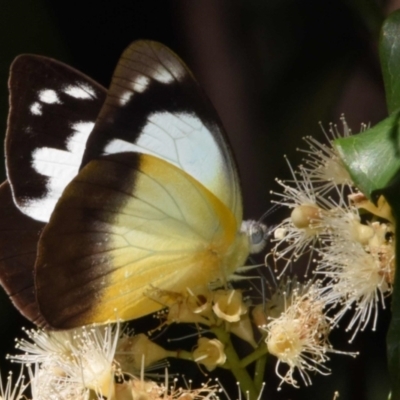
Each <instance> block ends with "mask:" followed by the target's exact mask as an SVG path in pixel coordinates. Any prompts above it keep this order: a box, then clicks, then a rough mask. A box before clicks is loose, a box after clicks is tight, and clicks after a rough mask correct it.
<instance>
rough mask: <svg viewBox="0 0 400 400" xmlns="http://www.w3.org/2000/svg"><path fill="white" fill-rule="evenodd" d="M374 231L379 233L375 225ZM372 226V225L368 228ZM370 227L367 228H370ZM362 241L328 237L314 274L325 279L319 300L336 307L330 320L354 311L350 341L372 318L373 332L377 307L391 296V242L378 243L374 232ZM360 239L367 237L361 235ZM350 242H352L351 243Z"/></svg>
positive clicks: (392, 259) (350, 237)
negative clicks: (329, 238)
mask: <svg viewBox="0 0 400 400" xmlns="http://www.w3.org/2000/svg"><path fill="white" fill-rule="evenodd" d="M378 225H379V229H378V227H375V230H378V231H379V232H380V231H381V229H382V227H381V224H379V223H378ZM372 226H373V225H372ZM370 228H371V226H370ZM371 229H372V230H373V235H372V236H370V237H369V239H368V240H367V241H366V242H365V240H354V236H353V237H352V236H351V235H350V234H349V235H347V236H346V235H343V236H342V237H340V236H337V237H332V239H331V241H330V243H329V245H327V246H323V247H322V248H321V250H320V253H321V255H322V260H321V262H320V263H319V265H318V268H317V271H316V273H317V274H319V275H320V276H323V277H324V278H328V282H327V283H326V284H325V287H323V288H320V290H319V292H320V294H319V296H320V299H321V301H323V302H324V303H325V304H326V305H328V306H330V308H332V309H334V308H336V313H335V315H334V317H333V319H334V323H335V324H337V323H338V322H339V321H340V319H341V318H342V317H343V315H344V314H345V313H346V311H347V310H349V309H352V308H353V307H354V308H355V310H354V315H353V317H352V319H351V321H350V323H349V324H348V326H347V330H352V329H354V332H353V335H352V337H351V339H350V341H352V340H353V339H354V337H355V335H356V334H357V332H358V331H359V330H364V329H365V327H366V326H367V325H368V323H369V321H370V320H371V318H372V329H373V330H375V328H376V323H377V318H378V310H379V304H382V306H383V307H384V306H385V304H384V298H385V297H386V296H387V295H389V294H390V293H391V289H392V287H391V283H392V280H393V275H394V272H393V269H394V250H393V245H392V244H391V243H384V242H383V241H384V239H382V236H381V239H382V240H381V241H379V238H378V236H377V233H376V232H374V229H373V228H371ZM362 237H363V238H364V239H365V238H366V237H367V236H364V235H363V236H362ZM352 239H353V240H352Z"/></svg>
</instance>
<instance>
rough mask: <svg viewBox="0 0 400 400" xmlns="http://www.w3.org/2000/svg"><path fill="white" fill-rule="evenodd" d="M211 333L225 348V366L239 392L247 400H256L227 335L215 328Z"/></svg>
mask: <svg viewBox="0 0 400 400" xmlns="http://www.w3.org/2000/svg"><path fill="white" fill-rule="evenodd" d="M211 331H212V332H213V333H214V334H215V335H216V336H217V338H218V339H219V340H220V341H221V342H222V343H223V344H224V346H225V349H224V351H225V355H226V358H227V362H226V364H225V366H226V367H227V368H228V369H229V370H230V371H231V372H232V374H233V375H234V377H235V378H236V380H237V381H238V382H239V384H240V390H241V391H242V392H243V394H244V395H245V396H246V398H248V399H249V400H256V399H257V398H258V392H257V389H256V386H255V385H254V382H253V380H252V379H251V377H250V375H249V373H248V372H247V370H246V368H245V367H243V366H242V365H241V362H240V359H239V356H238V355H237V353H236V350H235V348H234V347H233V345H232V342H231V338H230V335H229V333H227V332H226V331H225V330H223V329H221V328H217V327H215V328H212V329H211ZM247 396H248V397H247Z"/></svg>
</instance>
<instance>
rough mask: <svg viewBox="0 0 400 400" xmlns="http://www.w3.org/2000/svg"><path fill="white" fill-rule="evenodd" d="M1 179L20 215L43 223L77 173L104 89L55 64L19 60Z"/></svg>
mask: <svg viewBox="0 0 400 400" xmlns="http://www.w3.org/2000/svg"><path fill="white" fill-rule="evenodd" d="M9 90H10V112H9V118H8V129H7V136H6V160H7V161H6V163H7V175H8V180H9V182H10V185H11V188H12V191H13V196H14V199H15V202H16V204H17V206H18V207H19V209H20V210H21V211H22V212H23V213H24V214H26V215H28V216H30V217H32V218H34V219H36V220H39V221H43V222H47V221H48V220H49V218H50V215H51V213H52V211H53V209H54V206H55V204H56V203H57V201H58V199H59V197H60V196H61V194H62V192H63V190H64V188H65V186H66V185H67V184H68V183H69V181H70V180H71V179H72V178H73V177H74V176H75V175H76V174H77V172H78V170H79V166H80V164H81V161H82V155H83V152H84V149H85V145H86V141H87V138H88V136H89V134H90V132H91V131H92V128H93V126H94V122H95V120H96V118H97V115H98V113H99V111H100V108H101V106H102V104H103V102H104V99H105V93H106V90H105V89H104V88H103V87H101V86H100V85H99V84H97V83H96V82H94V81H93V80H92V79H90V78H88V77H87V76H85V75H83V74H82V73H80V72H78V71H76V70H74V69H73V68H71V67H68V66H67V65H65V64H63V63H60V62H58V61H55V60H52V59H49V58H45V57H40V56H34V55H22V56H19V57H18V58H17V59H16V60H15V61H14V62H13V64H12V66H11V71H10V79H9Z"/></svg>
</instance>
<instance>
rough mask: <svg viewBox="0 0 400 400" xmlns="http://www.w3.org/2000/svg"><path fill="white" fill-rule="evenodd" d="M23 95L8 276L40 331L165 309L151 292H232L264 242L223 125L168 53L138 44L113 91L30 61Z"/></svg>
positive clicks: (13, 126) (11, 151)
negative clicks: (224, 288)
mask: <svg viewBox="0 0 400 400" xmlns="http://www.w3.org/2000/svg"><path fill="white" fill-rule="evenodd" d="M9 90H10V114H9V118H8V129H7V135H6V167H7V181H6V182H4V183H3V184H2V185H1V187H0V216H1V218H0V221H1V222H0V280H1V283H2V285H3V286H4V288H5V289H6V291H7V293H8V294H9V295H10V297H11V299H12V300H13V302H14V304H15V305H16V306H17V308H18V309H19V310H20V311H21V312H22V313H23V314H24V315H25V316H27V317H28V318H29V319H31V320H32V321H34V322H35V323H37V324H39V325H41V326H47V327H52V328H57V329H68V328H72V327H76V326H81V325H87V324H90V323H104V322H108V321H115V320H116V319H122V320H129V319H134V318H139V317H141V316H144V315H147V314H149V313H152V312H154V311H157V310H159V309H160V308H162V305H161V304H160V303H159V302H157V301H155V300H154V299H152V298H151V297H150V296H148V295H147V294H146V290H147V289H148V288H149V287H153V288H159V289H161V290H169V291H175V292H183V291H185V290H186V289H187V288H191V287H206V286H207V285H209V284H210V283H211V282H219V283H220V284H221V285H226V284H227V281H228V280H229V279H230V277H231V276H232V275H233V274H234V273H235V271H237V270H238V269H240V268H241V267H243V265H244V264H245V262H246V259H247V258H248V255H249V254H250V253H255V252H259V251H261V249H262V248H263V246H264V244H265V241H266V238H267V236H268V229H267V227H266V226H265V225H263V224H261V223H258V222H256V221H242V218H243V217H242V213H243V211H242V195H241V188H240V181H239V176H238V172H237V167H236V164H235V161H234V158H233V155H232V152H231V149H230V146H229V143H228V140H227V137H226V134H225V132H224V129H223V127H222V123H221V121H220V120H219V117H218V115H217V113H216V111H215V110H214V108H213V106H212V105H211V103H210V102H209V100H208V99H207V97H206V96H205V94H204V93H203V91H202V89H201V88H200V86H199V85H198V83H197V82H196V80H195V78H194V77H193V75H192V73H191V72H190V70H189V69H188V68H187V66H186V65H185V64H184V63H183V61H182V60H181V59H180V58H179V57H178V56H177V55H176V54H175V53H173V52H172V51H171V50H170V49H168V48H167V47H165V46H164V45H162V44H160V43H156V42H151V41H137V42H134V43H132V44H131V45H130V46H129V47H128V48H127V49H126V50H125V52H124V53H123V54H122V56H121V58H120V60H119V62H118V65H117V67H116V69H115V72H114V75H113V78H112V82H111V85H110V88H109V89H108V90H106V89H104V88H103V87H101V86H100V85H98V84H97V83H96V82H94V81H93V80H91V79H90V78H88V77H86V76H85V75H83V74H81V73H80V72H78V71H76V70H74V69H72V68H71V67H68V66H66V65H65V64H62V63H60V62H57V61H55V60H52V59H49V58H44V57H39V56H33V55H23V56H20V57H19V58H17V59H16V60H15V61H14V63H13V64H12V66H11V72H10V81H9Z"/></svg>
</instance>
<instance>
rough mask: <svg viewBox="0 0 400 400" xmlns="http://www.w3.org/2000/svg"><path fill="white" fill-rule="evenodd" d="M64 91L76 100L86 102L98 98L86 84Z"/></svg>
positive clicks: (64, 89) (70, 86)
mask: <svg viewBox="0 0 400 400" xmlns="http://www.w3.org/2000/svg"><path fill="white" fill-rule="evenodd" d="M62 91H63V92H64V93H65V94H67V95H68V96H71V97H74V98H75V99H82V100H86V99H92V98H96V93H95V92H94V90H93V89H92V88H91V87H90V86H88V85H86V84H84V83H79V84H78V85H75V86H74V85H68V86H65V87H64V88H63V89H62Z"/></svg>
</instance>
